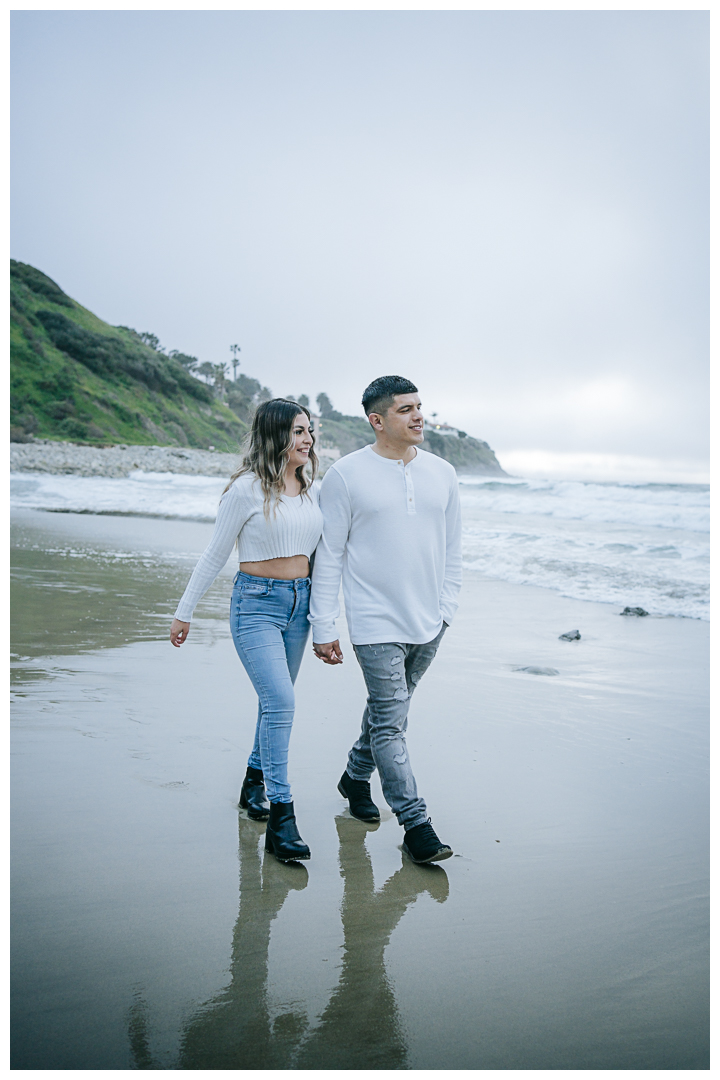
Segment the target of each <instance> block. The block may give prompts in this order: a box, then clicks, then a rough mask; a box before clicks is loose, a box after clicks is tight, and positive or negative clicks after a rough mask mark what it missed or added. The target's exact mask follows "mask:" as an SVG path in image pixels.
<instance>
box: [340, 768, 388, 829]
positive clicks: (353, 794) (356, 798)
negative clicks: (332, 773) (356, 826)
mask: <svg viewBox="0 0 720 1080" xmlns="http://www.w3.org/2000/svg"><path fill="white" fill-rule="evenodd" d="M338 791H339V792H340V794H341V795H342V796H343V798H344V799H347V801H348V802H349V803H350V813H351V814H352V816H353V817H355V818H357V819H358V820H359V821H368V822H369V821H379V820H380V811H379V810H378V808H377V806H376V805H375V803H374V802H373V801H372V798H371V796H370V781H369V780H353V778H352V776H349V775H348V771H347V769H346V770H345V772H344V773H343V774H342V776H341V777H340V783H339V784H338Z"/></svg>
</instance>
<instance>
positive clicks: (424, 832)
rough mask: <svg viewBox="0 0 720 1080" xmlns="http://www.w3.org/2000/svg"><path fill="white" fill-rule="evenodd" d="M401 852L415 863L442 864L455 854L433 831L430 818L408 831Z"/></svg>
mask: <svg viewBox="0 0 720 1080" xmlns="http://www.w3.org/2000/svg"><path fill="white" fill-rule="evenodd" d="M401 850H402V851H404V852H405V854H406V855H409V856H410V858H411V859H412V861H413V862H414V863H431V862H440V860H441V859H449V858H450V857H451V855H452V853H453V852H452V848H450V847H448V845H447V844H443V842H442V840H441V839H440V837H439V836H438V834H437V833H436V832H435V830H434V829H433V827H432V825H431V823H430V818H428V819H427V821H423V822H422V824H420V825H415V826H413V828H412V829H408V830H407V832H406V833H405V840H404V841H403V843H402V845H401Z"/></svg>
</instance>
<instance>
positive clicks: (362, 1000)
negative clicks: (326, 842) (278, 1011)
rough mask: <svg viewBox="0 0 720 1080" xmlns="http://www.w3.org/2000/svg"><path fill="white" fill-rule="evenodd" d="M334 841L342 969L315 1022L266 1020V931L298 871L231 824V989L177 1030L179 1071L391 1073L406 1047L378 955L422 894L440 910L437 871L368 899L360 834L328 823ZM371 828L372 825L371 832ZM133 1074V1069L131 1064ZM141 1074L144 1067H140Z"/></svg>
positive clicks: (256, 835)
mask: <svg viewBox="0 0 720 1080" xmlns="http://www.w3.org/2000/svg"><path fill="white" fill-rule="evenodd" d="M335 824H336V827H337V832H338V837H339V840H340V872H341V874H342V877H343V882H344V889H343V899H342V907H341V916H342V925H343V932H344V946H345V947H344V954H343V960H342V970H341V974H340V979H339V982H338V985H337V987H336V989H335V990H334V991H333V994H332V997H331V998H330V1001H329V1002H328V1005H327V1007H326V1008H325V1010H324V1012H323V1014H322V1017H321V1018H320V1021H319V1023H316V1024H314V1025H313V1026H312V1027H311V1025H310V1023H309V1021H308V1019H307V1017H306V1016H305V1014H304V1013H302V1012H300V1011H291V1012H288V1013H285V1014H283V1015H281V1016H277V1017H276V1018H275V1019H274V1021H273V1020H271V1019H270V1010H269V1007H268V990H267V979H268V969H267V965H268V946H269V943H270V929H271V924H272V922H273V920H274V919H275V918H276V917H277V915H278V913H279V912H280V909H281V908H282V906H283V904H284V902H285V900H286V899H287V897H288V895H289V893H290V891H291V890H293V889H304V888H305V886H306V885H307V883H308V873H307V870H306V869H305V867H304V866H303V865H301V864H299V863H290V864H287V865H285V864H283V863H279V862H277V861H276V860H275V859H274V858H273V857H272V856H269V855H266V856H264V857H263V856H261V854H260V852H259V850H258V847H259V839H260V836H261V834H262V833H263V831H264V827H263V826H262V825H259V824H258V823H257V822H253V821H250V820H248V819H247V818H245V817H240V819H239V833H240V909H239V912H238V918H237V922H236V924H235V932H234V934H233V944H232V955H231V976H232V978H231V982H230V984H229V985H228V986H227V987H226V988H225V989H224V990H222V991H221V992H220V993H219V994H217V995H216V996H215V997H214V998H213V999H211V1000H210V1001H208V1002H207V1003H206V1004H205V1005H203V1006H202V1007H201V1008H200V1009H199V1010H198V1012H197V1013H196V1014H195V1016H194V1017H193V1018H192V1019H191V1020H190V1021H189V1022H188V1023H187V1025H186V1026H185V1029H184V1032H183V1036H182V1040H181V1049H180V1061H179V1064H178V1068H180V1069H329V1068H337V1069H398V1068H404V1067H406V1064H405V1063H406V1055H407V1048H406V1045H405V1042H404V1038H403V1034H402V1029H401V1025H400V1022H399V1017H398V1010H397V1005H396V1002H395V997H394V994H393V991H392V987H391V985H390V983H389V982H388V979H387V975H386V972H385V961H384V954H385V947H386V945H387V944H388V941H389V940H390V935H391V934H392V932H393V930H394V929H395V927H396V926H397V924H398V923H399V921H400V919H401V918H402V916H403V915H404V913H405V911H406V910H407V908H408V907H409V905H410V904H412V903H413V902H414V901H415V900H416V899H417V898H418V897H419V896H420V895H421V894H422V893H424V892H428V893H430V895H431V896H432V897H433V898H434V899H435V900H436V901H438V902H440V903H442V902H443V901H444V900H445V899H446V897H447V895H448V889H449V886H448V879H447V875H446V874H445V871H444V870H443V869H442V868H441V867H439V866H422V867H421V866H415V865H414V864H413V863H410V862H409V861H405V860H403V866H402V867H401V868H400V869H399V870H398V871H397V872H396V873H395V874H394V875H393V876H392V877H391V878H390V879H389V881H387V882H386V883H385V885H384V886H383V888H382V889H381V890H380V891H379V892H377V893H376V892H375V888H374V880H373V872H372V863H371V861H370V856H369V854H368V852H367V849H366V847H365V835H366V832H367V831H368V826H366V825H363V824H362V823H361V822H359V821H356V820H355V819H354V818H350V817H348V816H346V815H340V816H339V817H337V818H336V819H335ZM375 827H376V828H377V826H375ZM139 1067H140V1068H142V1067H143V1066H142V1065H140V1066H139ZM144 1067H145V1068H147V1065H145V1066H144Z"/></svg>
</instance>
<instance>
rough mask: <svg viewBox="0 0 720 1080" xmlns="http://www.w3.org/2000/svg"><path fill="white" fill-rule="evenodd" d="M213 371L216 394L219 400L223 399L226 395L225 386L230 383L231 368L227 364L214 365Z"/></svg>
mask: <svg viewBox="0 0 720 1080" xmlns="http://www.w3.org/2000/svg"><path fill="white" fill-rule="evenodd" d="M211 366H212V369H213V383H214V386H215V392H216V393H217V396H218V397H219V398H222V396H223V394H224V393H225V384H226V382H227V381H228V375H229V374H230V368H229V367H228V365H227V364H222V363H221V364H212V365H211Z"/></svg>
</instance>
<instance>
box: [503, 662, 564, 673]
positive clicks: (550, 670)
mask: <svg viewBox="0 0 720 1080" xmlns="http://www.w3.org/2000/svg"><path fill="white" fill-rule="evenodd" d="M513 671H523V672H524V673H525V674H526V675H559V674H560V672H559V671H558V670H557V668H554V667H535V666H534V665H532V664H531V665H530V666H529V667H514V668H513Z"/></svg>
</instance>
